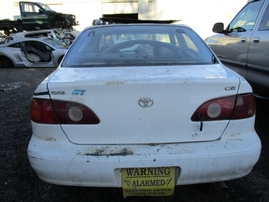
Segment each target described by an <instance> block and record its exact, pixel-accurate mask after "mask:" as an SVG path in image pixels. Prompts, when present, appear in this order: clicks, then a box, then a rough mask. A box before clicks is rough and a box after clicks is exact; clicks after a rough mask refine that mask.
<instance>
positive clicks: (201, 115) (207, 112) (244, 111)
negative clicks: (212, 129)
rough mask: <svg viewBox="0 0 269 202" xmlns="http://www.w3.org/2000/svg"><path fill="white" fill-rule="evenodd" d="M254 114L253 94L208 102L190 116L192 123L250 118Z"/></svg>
mask: <svg viewBox="0 0 269 202" xmlns="http://www.w3.org/2000/svg"><path fill="white" fill-rule="evenodd" d="M255 113H256V103H255V98H254V96H253V94H242V95H235V96H231V97H224V98H219V99H214V100H210V101H208V102H206V103H204V104H202V105H201V106H200V107H199V108H198V109H197V110H196V111H195V112H194V114H193V115H192V117H191V120H192V121H214V120H229V119H231V120H234V119H244V118H249V117H252V116H253V115H254V114H255Z"/></svg>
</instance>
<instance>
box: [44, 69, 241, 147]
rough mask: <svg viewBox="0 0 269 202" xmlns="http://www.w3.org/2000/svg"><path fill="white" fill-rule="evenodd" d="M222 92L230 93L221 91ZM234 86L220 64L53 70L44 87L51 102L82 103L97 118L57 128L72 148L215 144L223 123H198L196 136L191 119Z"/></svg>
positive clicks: (235, 81) (235, 80) (234, 81)
mask: <svg viewBox="0 0 269 202" xmlns="http://www.w3.org/2000/svg"><path fill="white" fill-rule="evenodd" d="M227 87H234V88H232V89H234V90H230V91H227V90H225V89H226V88H227ZM238 87H239V78H238V77H236V76H235V75H234V74H232V72H231V70H229V69H227V68H225V67H223V66H222V65H221V64H218V65H206V66H202V65H201V66H163V67H122V68H59V69H58V70H57V71H56V72H55V74H54V76H53V77H52V78H51V79H50V81H49V82H48V89H49V91H50V95H51V98H52V99H53V100H54V99H55V100H67V101H74V102H79V103H82V104H84V105H86V106H88V107H89V108H90V109H92V110H93V111H94V112H95V114H96V115H97V116H98V117H99V119H100V123H99V124H97V125H67V124H62V125H61V127H62V129H63V131H64V132H65V134H66V136H67V137H68V139H69V140H70V141H71V142H73V143H76V144H159V143H180V142H194V141H212V140H215V139H218V138H220V136H221V135H222V133H223V131H224V130H225V128H226V126H227V124H228V122H229V121H228V120H222V121H210V122H204V123H203V130H202V131H200V123H199V122H193V121H191V116H192V114H193V113H194V111H195V110H196V109H197V108H198V107H199V106H200V105H201V104H203V103H204V102H206V101H208V100H211V99H214V98H219V97H225V96H229V95H234V94H236V93H237V91H238ZM145 100H148V102H147V103H146V102H145ZM145 103H146V104H145ZM145 105H147V106H145Z"/></svg>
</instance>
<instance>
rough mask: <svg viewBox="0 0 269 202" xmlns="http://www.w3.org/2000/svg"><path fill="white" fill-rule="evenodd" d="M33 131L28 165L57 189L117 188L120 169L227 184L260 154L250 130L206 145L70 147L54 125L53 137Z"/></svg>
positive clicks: (182, 182)
mask: <svg viewBox="0 0 269 202" xmlns="http://www.w3.org/2000/svg"><path fill="white" fill-rule="evenodd" d="M50 128H51V126H50ZM43 131H44V132H45V130H43ZM33 132H34V134H33V136H32V138H31V140H30V142H29V145H28V157H29V161H30V164H31V166H32V168H33V169H34V170H35V172H36V173H37V175H38V176H39V177H40V178H41V179H42V180H43V181H45V182H48V183H52V184H59V185H72V186H96V187H121V186H122V182H121V168H141V167H170V166H172V167H176V170H177V172H176V173H177V174H176V185H186V184H195V183H208V182H217V181H223V180H231V179H235V178H240V177H243V176H245V175H247V174H248V173H249V172H250V171H251V170H252V168H253V166H254V165H255V164H256V162H257V161H258V159H259V156H260V152H261V142H260V139H259V137H258V136H257V134H256V132H255V130H250V131H248V132H246V133H244V134H237V135H234V134H230V135H229V134H223V135H222V138H221V139H218V140H215V141H211V142H196V143H179V144H160V145H151V146H150V145H98V146H96V145H76V144H72V143H70V142H69V141H68V140H67V138H66V137H65V136H64V135H63V133H62V131H61V129H60V128H57V127H55V128H54V133H57V134H58V135H57V137H55V136H54V137H53V138H52V137H49V136H48V135H47V136H44V135H43V136H42V135H39V136H38V135H36V134H35V132H38V131H37V130H33ZM39 132H41V131H39Z"/></svg>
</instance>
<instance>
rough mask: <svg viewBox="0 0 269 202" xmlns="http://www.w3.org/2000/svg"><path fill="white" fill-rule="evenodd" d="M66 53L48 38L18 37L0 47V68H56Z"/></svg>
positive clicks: (60, 46) (64, 49) (59, 45)
mask: <svg viewBox="0 0 269 202" xmlns="http://www.w3.org/2000/svg"><path fill="white" fill-rule="evenodd" d="M66 51H67V48H66V47H65V46H64V45H61V44H59V43H56V42H55V41H54V40H53V39H51V38H48V37H41V38H24V37H18V38H17V39H16V40H13V41H10V42H8V43H4V44H1V45H0V67H4V68H9V67H57V66H58V65H59V63H60V62H61V60H62V59H63V57H64V55H65V53H66Z"/></svg>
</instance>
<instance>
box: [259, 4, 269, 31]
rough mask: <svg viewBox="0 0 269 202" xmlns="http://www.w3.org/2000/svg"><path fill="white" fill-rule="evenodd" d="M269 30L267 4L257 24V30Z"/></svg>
mask: <svg viewBox="0 0 269 202" xmlns="http://www.w3.org/2000/svg"><path fill="white" fill-rule="evenodd" d="M264 30H269V5H268V6H267V8H266V10H265V12H264V14H263V16H262V20H261V23H260V26H259V31H264Z"/></svg>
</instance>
